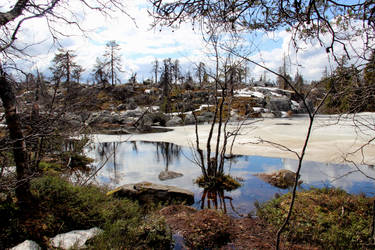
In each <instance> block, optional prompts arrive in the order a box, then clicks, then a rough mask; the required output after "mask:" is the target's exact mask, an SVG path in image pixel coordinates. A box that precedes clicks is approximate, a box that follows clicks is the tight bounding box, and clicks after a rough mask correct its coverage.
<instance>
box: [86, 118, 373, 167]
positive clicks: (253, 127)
mask: <svg viewBox="0 0 375 250" xmlns="http://www.w3.org/2000/svg"><path fill="white" fill-rule="evenodd" d="M354 120H356V121H358V120H359V121H362V122H363V121H366V122H367V126H366V125H363V124H362V126H357V127H355V126H354V123H353V121H354ZM245 123H247V125H243V126H242V128H241V130H240V134H239V135H237V137H236V141H235V143H234V146H233V154H236V155H259V156H265V157H277V158H291V159H297V156H296V154H294V153H292V152H290V151H286V150H285V148H284V150H280V149H278V148H276V147H275V146H273V145H271V144H269V143H258V141H259V139H262V140H265V141H270V142H272V143H277V144H280V145H283V146H285V147H287V148H289V149H290V150H293V151H295V152H298V153H300V152H301V150H302V147H303V144H304V141H305V136H306V133H307V129H308V123H309V119H308V117H307V116H305V117H304V116H297V117H292V118H273V119H249V120H246V122H245ZM248 123H252V124H248ZM373 123H375V113H361V114H358V115H356V116H355V117H354V116H352V115H350V116H345V117H344V116H337V115H319V116H317V117H316V118H315V121H314V124H313V127H312V133H311V137H310V141H309V143H308V146H307V150H306V155H305V157H304V160H307V161H316V162H324V163H348V162H345V157H346V158H347V159H348V160H349V161H352V162H354V163H356V164H362V154H361V152H360V151H358V152H356V153H355V154H353V155H348V153H350V152H354V151H356V150H358V149H359V148H360V147H361V146H363V145H365V144H366V143H368V141H369V140H371V139H372V138H373V137H375V127H374V129H371V128H370V126H368V125H372V126H373ZM237 124H238V123H233V122H232V123H230V124H228V129H227V131H231V130H233V129H235V128H236V127H237ZM167 128H170V129H173V130H172V131H169V132H163V133H151V134H130V135H104V134H93V135H92V136H93V139H94V142H106V141H107V142H109V141H160V142H170V143H175V144H177V145H180V146H185V147H192V146H193V145H195V140H196V139H195V125H187V126H180V127H167ZM215 128H216V129H215V131H217V125H215ZM209 129H210V125H209V124H203V125H198V133H199V141H200V147H201V149H203V150H204V149H205V148H206V141H207V137H208V132H209ZM211 142H212V143H211V145H214V144H215V143H216V133H214V134H213V138H212V141H211ZM228 147H229V145H228ZM374 151H375V144H374V143H370V144H369V145H368V146H366V148H365V149H364V156H365V162H366V163H367V164H371V165H375V155H373V153H372V152H374Z"/></svg>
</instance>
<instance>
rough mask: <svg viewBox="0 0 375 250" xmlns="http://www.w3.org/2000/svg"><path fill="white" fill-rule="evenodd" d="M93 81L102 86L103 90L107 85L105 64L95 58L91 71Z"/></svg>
mask: <svg viewBox="0 0 375 250" xmlns="http://www.w3.org/2000/svg"><path fill="white" fill-rule="evenodd" d="M92 73H93V76H94V79H95V81H96V82H97V83H99V84H102V85H103V88H105V87H106V85H107V83H109V72H108V70H106V64H105V62H103V61H102V60H101V59H100V58H99V57H97V58H96V63H95V65H94V69H93V70H92Z"/></svg>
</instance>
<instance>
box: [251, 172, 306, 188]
mask: <svg viewBox="0 0 375 250" xmlns="http://www.w3.org/2000/svg"><path fill="white" fill-rule="evenodd" d="M255 176H258V177H259V178H261V179H262V180H263V181H265V182H268V183H269V184H271V185H274V186H275V187H278V188H288V187H292V186H293V185H294V181H295V179H296V173H294V172H292V171H290V170H287V169H281V170H278V171H275V172H272V173H259V174H255ZM301 183H302V181H299V182H298V184H301Z"/></svg>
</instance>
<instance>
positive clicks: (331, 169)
mask: <svg viewBox="0 0 375 250" xmlns="http://www.w3.org/2000/svg"><path fill="white" fill-rule="evenodd" d="M168 145H169V146H168V148H167V147H166V144H164V143H150V142H122V143H116V142H111V143H106V144H103V143H102V144H95V145H94V147H93V148H92V149H91V150H89V151H88V156H89V157H92V158H94V159H95V164H96V166H97V167H100V166H102V165H103V162H104V163H105V166H104V167H103V168H102V169H101V170H100V171H99V172H98V174H97V177H96V181H97V182H99V183H100V184H107V185H109V186H111V187H117V186H119V185H123V184H128V183H137V182H141V181H149V182H154V183H161V184H166V185H174V186H178V187H181V188H185V189H188V190H191V191H193V192H194V193H195V200H196V206H198V204H199V200H200V196H201V194H202V189H201V188H199V187H198V186H197V185H195V184H193V180H194V179H195V178H197V177H198V176H199V175H200V174H201V172H200V168H199V167H198V166H196V165H194V163H192V161H191V160H192V159H193V155H192V150H191V149H189V148H186V147H179V146H176V145H174V144H171V143H170V144H168ZM103 147H104V148H103ZM114 148H115V149H116V150H115V151H114V150H113V149H114ZM166 149H167V151H166ZM100 152H101V153H100ZM101 154H102V157H101ZM167 155H169V157H168V158H167ZM106 159H107V160H106ZM114 159H116V160H114ZM167 163H168V164H167ZM166 165H168V170H169V171H174V172H178V173H182V174H183V176H182V177H178V178H175V179H170V180H166V181H161V180H159V178H158V176H159V174H160V172H161V171H165V170H166V167H167V166H166ZM297 165H298V161H297V160H292V159H280V158H269V157H261V156H238V157H235V158H233V159H231V161H230V162H229V161H228V162H227V164H226V167H227V168H226V171H228V170H229V171H230V173H231V175H232V176H235V177H241V178H242V179H243V180H244V182H243V183H242V184H243V186H242V187H241V188H239V189H237V190H234V191H232V192H230V193H226V194H225V196H230V197H232V198H233V205H234V207H235V209H236V210H237V211H238V212H240V213H248V212H250V211H251V210H253V208H254V205H253V204H254V202H255V201H259V202H264V201H267V200H269V199H271V198H272V197H274V195H275V193H286V192H287V191H288V190H283V189H279V188H276V187H273V186H272V185H270V184H268V183H266V182H264V181H262V180H261V179H259V178H258V177H256V176H254V174H256V173H261V172H272V171H275V170H279V169H282V168H285V169H289V170H291V171H296V169H297ZM353 170H355V167H351V166H348V165H342V164H326V163H318V162H308V161H306V162H304V164H303V167H302V171H301V179H302V181H303V185H302V187H303V188H308V187H310V186H315V187H326V186H333V187H340V188H342V189H344V190H346V191H347V192H350V193H356V194H358V193H365V194H367V195H369V196H372V195H374V185H375V182H374V181H371V180H370V179H368V178H367V177H365V176H364V175H363V174H361V173H359V172H354V173H351V174H349V175H346V174H348V173H349V172H351V171H353ZM361 170H363V171H364V172H365V173H366V174H368V175H369V176H375V170H374V169H371V168H368V167H364V166H362V167H361ZM345 175H346V176H345ZM338 177H342V178H338ZM337 178H338V179H337ZM227 207H228V208H229V205H227Z"/></svg>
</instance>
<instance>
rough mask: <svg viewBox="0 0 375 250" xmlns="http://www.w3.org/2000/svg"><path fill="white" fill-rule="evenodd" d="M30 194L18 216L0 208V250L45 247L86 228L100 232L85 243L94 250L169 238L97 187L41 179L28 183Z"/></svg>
mask: <svg viewBox="0 0 375 250" xmlns="http://www.w3.org/2000/svg"><path fill="white" fill-rule="evenodd" d="M31 190H32V194H33V196H34V199H33V200H34V202H33V205H31V206H30V207H29V208H28V210H27V211H20V210H19V208H17V207H15V205H14V203H13V202H12V201H8V202H7V203H5V202H3V203H1V205H0V212H1V215H2V216H1V220H2V222H4V223H2V229H1V230H0V236H1V239H0V248H1V249H3V248H5V247H11V246H14V245H16V244H17V243H19V242H22V241H23V240H25V239H31V240H34V241H36V242H38V243H39V244H41V245H42V246H44V247H46V246H47V245H48V238H50V237H53V236H55V235H56V234H60V233H65V232H68V231H71V230H77V229H80V230H81V229H88V228H91V227H99V228H101V229H104V233H103V234H102V235H100V236H97V238H98V239H94V240H93V241H92V243H91V247H92V248H96V249H100V248H101V247H100V246H102V245H103V244H105V245H106V246H111V247H104V249H105V248H107V249H108V248H116V249H117V246H120V248H130V247H131V248H132V247H133V246H135V245H137V244H138V245H141V246H143V245H150V244H158V243H159V240H160V243H159V244H163V245H165V244H170V241H171V235H170V232H169V231H168V230H167V228H166V225H165V223H164V222H163V221H161V220H150V219H148V220H147V221H146V220H145V214H144V210H143V209H142V208H141V207H140V206H139V205H138V204H137V203H135V202H132V201H129V200H126V199H121V200H120V199H115V198H112V197H109V196H107V195H106V194H105V190H102V189H100V188H98V187H95V186H87V187H79V186H74V185H72V184H71V183H69V182H67V181H65V180H63V179H61V178H60V177H57V176H44V177H41V178H37V179H34V180H33V181H32V182H31ZM145 225H146V226H145ZM155 241H156V242H155ZM95 244H98V246H99V247H96V245H95ZM112 246H113V247H112ZM101 249H103V248H101Z"/></svg>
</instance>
